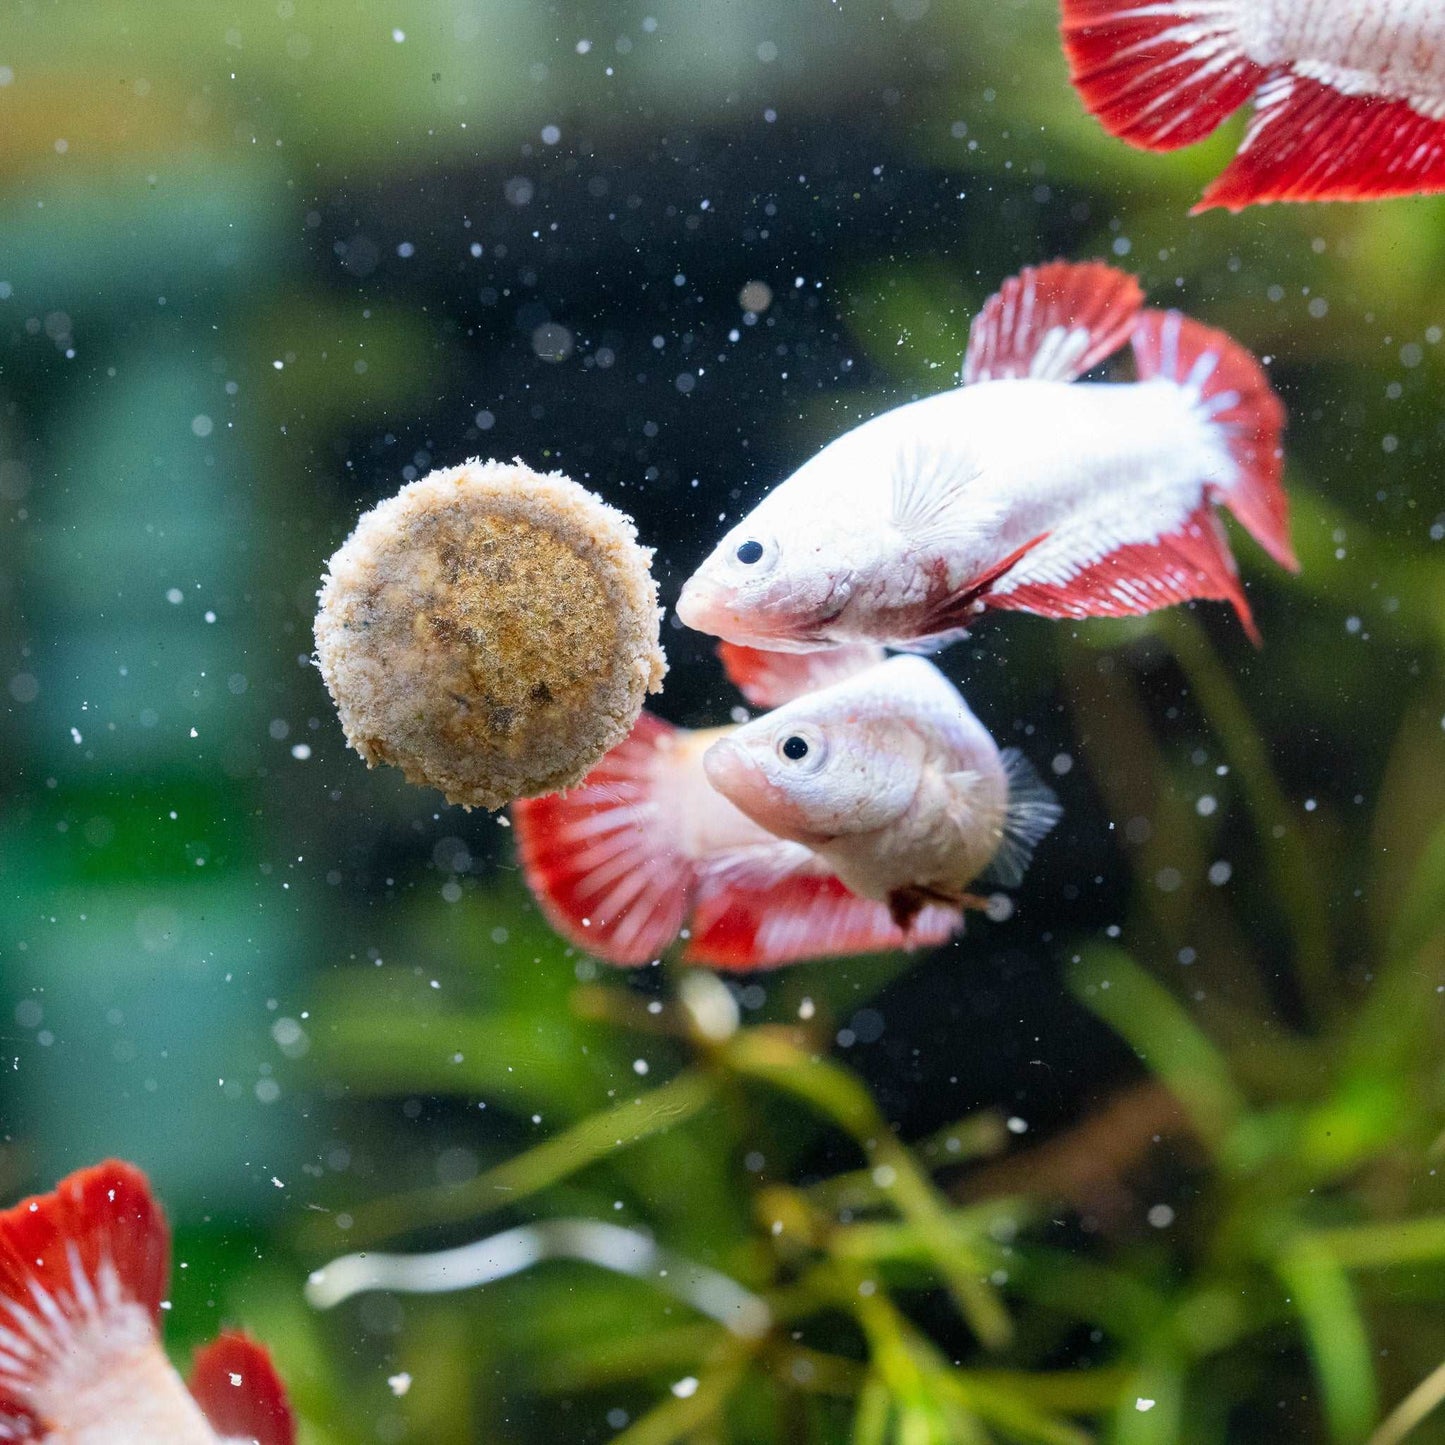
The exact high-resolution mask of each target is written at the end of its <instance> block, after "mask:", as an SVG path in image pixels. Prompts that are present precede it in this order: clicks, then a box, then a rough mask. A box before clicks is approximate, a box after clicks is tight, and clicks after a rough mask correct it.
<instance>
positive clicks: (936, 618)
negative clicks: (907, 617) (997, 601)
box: [912, 532, 1049, 651]
mask: <svg viewBox="0 0 1445 1445" xmlns="http://www.w3.org/2000/svg"><path fill="white" fill-rule="evenodd" d="M1048 539H1049V533H1047V532H1040V533H1039V535H1038V536H1037V537H1030V538H1029V540H1028V541H1027V542H1025V543H1024V544H1023V546H1022V547H1017V548H1015V549H1014V550H1013V551H1012V552H1010V553H1009V554H1008V556H1007V557H1004V558H1003V559H1002V560H1001V561H999V562H996V563H994V565H993V566H992V567H990V568H988V569H987V570H986V571H985V572H983V573H981V574H980V575H979V576H978V577H975V578H973V579H971V580H970V581H969V582H968V583H967V584H966V585H965V586H963V587H960V588H957V589H955V590H954V591H952V592H944V593H943V594H942V595H941V596H940V598H939V599H938V601H937V602H936V603H934V604H933V605H932V606H930V608H929V609H928V612H927V613H926V615H925V616H924V617H923V619H922V620H921V622H920V623H919V633H920V642H921V643H924V644H926V643H930V642H932V641H934V640H935V639H940V638H947V637H948V636H949V635H950V634H952V635H954V636H957V635H958V634H959V633H960V632H962V631H966V630H967V628H968V626H969V624H970V623H971V622H975V621H977V619H978V614H979V613H980V612H982V611H983V609H984V607H985V606H987V605H989V604H991V603H992V600H993V589H994V588H996V587H998V586H1001V585H1002V584H1003V582H1004V579H1005V578H1008V577H1010V576H1012V575H1013V574H1014V572H1015V570H1016V569H1017V568H1019V567H1020V566H1021V565H1022V564H1023V562H1024V559H1025V558H1026V557H1028V556H1029V555H1030V554H1031V553H1033V552H1035V551H1037V550H1038V548H1040V547H1042V546H1043V545H1044V543H1045V542H1047V541H1048ZM912 650H915V651H916V650H918V648H917V647H915V648H914V649H912Z"/></svg>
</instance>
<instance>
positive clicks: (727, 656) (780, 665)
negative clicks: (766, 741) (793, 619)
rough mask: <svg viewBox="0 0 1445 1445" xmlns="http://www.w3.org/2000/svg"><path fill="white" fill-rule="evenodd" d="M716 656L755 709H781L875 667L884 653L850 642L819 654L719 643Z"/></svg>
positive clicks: (866, 644)
mask: <svg viewBox="0 0 1445 1445" xmlns="http://www.w3.org/2000/svg"><path fill="white" fill-rule="evenodd" d="M717 655H718V657H719V659H720V660H721V661H722V665H723V671H724V672H726V673H727V675H728V681H729V682H731V683H732V685H733V686H734V687H735V688H737V690H738V691H739V692H740V693H742V695H743V696H744V697H745V698H747V700H748V701H749V702H750V703H752V704H753V706H754V707H781V706H782V705H783V703H785V702H792V700H793V699H794V698H795V697H802V696H803V695H804V694H805V693H809V692H817V690H818V689H819V688H820V687H829V686H831V685H832V684H833V683H835V682H842V681H844V679H846V678H850V677H854V676H856V675H857V674H858V673H860V672H866V671H867V670H868V669H869V668H870V667H876V666H877V665H878V664H879V663H880V662H882V661H883V659H884V656H885V653H884V651H883V649H882V648H881V647H876V646H874V645H873V644H872V643H863V642H860V643H849V644H847V645H845V646H843V647H828V648H824V649H822V650H821V651H818V652H764V651H763V650H762V649H761V648H757V647H743V646H741V645H740V644H738V643H736V642H720V643H718V645H717Z"/></svg>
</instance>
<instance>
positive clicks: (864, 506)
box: [677, 262, 1297, 651]
mask: <svg viewBox="0 0 1445 1445" xmlns="http://www.w3.org/2000/svg"><path fill="white" fill-rule="evenodd" d="M1126 342H1128V343H1130V344H1131V346H1132V348H1133V352H1134V357H1135V363H1136V366H1137V370H1138V374H1139V380H1138V381H1135V382H1124V383H1112V384H1109V383H1083V384H1080V383H1079V382H1078V378H1080V377H1082V376H1083V375H1084V374H1085V372H1087V371H1088V370H1089V369H1090V368H1092V367H1094V366H1096V365H1098V364H1099V363H1100V362H1102V361H1103V360H1105V359H1106V358H1107V357H1109V356H1110V355H1112V354H1113V353H1114V352H1115V351H1117V350H1118V349H1119V348H1120V347H1121V346H1123V345H1124V344H1125V343H1126ZM963 380H964V385H962V386H960V387H958V388H955V389H954V390H952V391H949V392H944V393H942V394H940V395H938V396H931V397H927V398H925V399H924V400H922V401H916V402H912V403H909V404H908V405H906V406H901V407H897V408H895V409H894V410H892V411H889V412H885V413H884V414H883V415H881V416H877V417H874V418H873V419H872V420H871V421H866V422H864V423H863V424H862V425H861V426H858V427H855V428H854V429H853V430H852V431H850V432H847V433H845V434H844V435H843V436H841V437H839V438H838V439H837V440H835V441H833V442H832V443H830V444H829V445H828V446H826V447H824V448H823V450H822V451H821V452H819V453H818V454H817V455H816V456H815V457H813V458H812V460H811V461H809V462H807V463H805V464H804V465H803V466H802V467H800V468H799V469H798V471H796V472H794V473H793V475H792V476H790V477H789V478H787V479H786V480H785V481H783V482H782V483H781V484H780V485H778V486H777V487H775V488H774V489H773V490H772V491H771V492H770V493H769V494H768V495H767V496H766V497H764V498H763V500H762V501H761V502H760V503H759V504H758V505H757V506H756V507H755V508H754V509H753V510H752V511H751V512H750V513H749V514H748V515H747V516H746V517H745V518H744V519H743V520H742V521H741V522H739V523H738V524H737V525H736V526H735V527H733V528H732V530H731V531H729V532H728V533H727V535H726V536H725V537H724V538H723V539H722V541H721V542H720V543H719V544H718V546H717V548H716V549H715V550H714V551H713V553H712V555H711V556H709V557H708V558H707V560H706V561H705V562H704V563H703V564H702V566H701V567H700V568H699V569H698V570H697V572H696V573H694V575H693V576H692V577H691V578H689V580H688V581H687V583H686V584H685V586H684V587H683V590H682V595H681V596H680V597H679V599H678V603H677V614H678V616H679V617H680V618H681V620H682V621H683V622H685V623H686V624H687V625H688V626H689V627H695V628H697V629H699V630H700V631H703V632H709V633H712V634H713V635H714V636H717V637H721V638H725V639H726V640H728V641H729V642H734V643H738V644H741V645H745V646H750V647H756V648H763V649H772V650H776V651H806V650H809V649H812V648H826V647H833V646H837V645H839V644H844V643H857V642H873V643H882V644H884V645H888V646H896V647H925V648H926V647H927V646H929V645H931V644H936V643H938V642H940V641H946V640H949V639H950V638H952V637H956V636H958V635H960V633H961V631H962V630H963V629H964V628H966V627H967V626H968V625H969V624H970V623H971V622H972V621H974V620H975V618H976V617H977V615H978V614H979V613H980V612H982V611H983V610H985V609H986V608H1008V609H1013V610H1020V611H1027V612H1035V613H1039V614H1042V615H1043V616H1046V617H1094V616H1126V615H1131V614H1137V613H1142V612H1149V611H1152V610H1154V609H1155V608H1158V607H1164V606H1167V605H1169V604H1170V603H1174V602H1180V601H1185V600H1188V599H1192V598H1220V599H1225V600H1228V601H1229V602H1231V603H1232V604H1233V605H1234V607H1235V610H1236V611H1237V612H1238V613H1239V616H1240V618H1241V619H1242V621H1243V622H1244V625H1245V627H1246V628H1247V629H1248V630H1249V632H1250V635H1251V636H1254V637H1256V639H1257V633H1256V632H1255V630H1254V624H1253V620H1252V618H1251V615H1250V609H1249V604H1248V602H1247V601H1246V600H1245V596H1244V590H1243V588H1242V586H1241V584H1240V581H1239V577H1238V573H1237V571H1236V568H1235V564H1234V558H1233V556H1232V555H1231V553H1230V550H1229V544H1228V542H1227V541H1226V539H1225V536H1224V532H1223V529H1222V528H1221V526H1220V524H1219V521H1218V519H1217V517H1216V515H1215V512H1214V504H1215V503H1216V502H1218V503H1222V504H1223V505H1224V506H1226V507H1227V508H1229V510H1230V511H1232V512H1233V513H1234V515H1235V516H1236V517H1237V518H1238V519H1239V520H1240V522H1242V523H1243V524H1244V526H1245V527H1246V528H1247V529H1248V530H1249V531H1250V532H1251V533H1253V535H1254V536H1255V538H1256V539H1257V540H1258V541H1259V542H1260V543H1261V545H1262V546H1263V547H1264V548H1265V549H1266V550H1267V551H1268V552H1269V553H1270V554H1271V556H1273V557H1274V558H1275V560H1276V561H1278V562H1280V563H1281V564H1282V565H1284V566H1286V567H1290V568H1293V567H1295V566H1296V565H1297V564H1296V562H1295V558H1294V553H1293V551H1292V550H1291V548H1290V543H1289V536H1288V530H1289V529H1288V522H1287V512H1288V505H1287V502H1286V498H1285V494H1284V491H1283V489H1282V487H1281V485H1280V473H1281V468H1282V453H1281V450H1280V431H1281V428H1282V425H1283V420H1284V409H1283V407H1282V406H1281V404H1280V402H1279V399H1278V398H1277V397H1276V396H1275V394H1274V392H1273V391H1272V390H1271V388H1270V385H1269V382H1268V380H1267V379H1266V377H1265V374H1264V371H1263V370H1262V369H1261V367H1260V365H1259V363H1258V362H1257V361H1256V360H1255V359H1254V358H1253V357H1252V356H1251V355H1249V353H1248V352H1246V351H1245V350H1244V349H1243V348H1242V347H1240V346H1239V345H1238V344H1236V343H1235V342H1233V341H1231V340H1230V339H1229V338H1228V337H1227V336H1225V335H1223V333H1221V332H1218V331H1213V330H1210V329H1209V328H1208V327H1205V326H1202V325H1200V323H1198V322H1197V321H1193V320H1190V319H1189V318H1188V317H1185V316H1182V315H1180V314H1179V313H1178V312H1175V311H1167V312H1165V311H1153V310H1148V309H1145V308H1144V306H1143V293H1142V292H1141V290H1140V288H1139V285H1138V283H1137V282H1136V281H1135V280H1134V278H1133V277H1131V276H1128V275H1126V274H1124V273H1122V272H1119V271H1116V270H1114V269H1113V268H1111V267H1109V266H1105V265H1102V264H1100V263H1097V262H1091V263H1086V264H1082V265H1073V264H1070V263H1067V262H1055V263H1053V264H1051V265H1048V266H1043V267H1040V268H1038V269H1036V270H1033V269H1031V270H1026V271H1024V272H1023V273H1022V275H1021V276H1019V277H1017V278H1015V279H1013V280H1011V281H1009V282H1008V283H1006V284H1005V286H1004V287H1003V289H1002V290H1001V291H1000V293H999V294H998V295H997V296H995V297H993V298H992V299H991V300H990V301H989V302H988V304H987V305H986V306H985V307H984V309H983V311H982V312H981V313H980V314H979V315H978V316H977V317H976V318H975V320H974V324H973V327H972V330H971V332H970V337H969V347H968V354H967V356H966V358H965V361H964V368H963Z"/></svg>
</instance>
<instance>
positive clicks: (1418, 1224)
mask: <svg viewBox="0 0 1445 1445" xmlns="http://www.w3.org/2000/svg"><path fill="white" fill-rule="evenodd" d="M1309 1239H1310V1242H1311V1243H1312V1244H1314V1245H1315V1246H1316V1247H1318V1248H1319V1249H1322V1250H1324V1251H1325V1253H1327V1254H1328V1255H1329V1256H1330V1258H1331V1259H1333V1260H1334V1262H1335V1263H1336V1264H1337V1265H1339V1266H1340V1267H1341V1268H1342V1269H1387V1268H1389V1267H1390V1266H1392V1265H1400V1264H1438V1263H1441V1262H1445V1214H1428V1215H1424V1216H1423V1217H1421V1218H1419V1219H1402V1220H1398V1221H1396V1222H1394V1223H1390V1224H1344V1225H1337V1226H1335V1227H1334V1228H1331V1229H1314V1230H1311V1231H1310V1233H1309Z"/></svg>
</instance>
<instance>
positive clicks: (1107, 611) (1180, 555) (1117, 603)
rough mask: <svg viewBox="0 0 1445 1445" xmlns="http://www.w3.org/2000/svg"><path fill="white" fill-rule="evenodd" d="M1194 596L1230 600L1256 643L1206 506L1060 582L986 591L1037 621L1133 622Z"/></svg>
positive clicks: (995, 601)
mask: <svg viewBox="0 0 1445 1445" xmlns="http://www.w3.org/2000/svg"><path fill="white" fill-rule="evenodd" d="M1196 598H1208V599H1213V600H1216V601H1224V602H1229V603H1232V604H1233V606H1234V610H1235V611H1236V612H1237V613H1238V614H1239V620H1240V622H1242V623H1243V624H1244V630H1245V631H1246V632H1247V633H1248V634H1249V638H1250V641H1251V642H1253V643H1254V644H1255V646H1259V644H1260V640H1261V639H1260V635H1259V629H1258V628H1257V627H1256V626H1255V625H1254V615H1253V613H1252V612H1251V611H1250V607H1249V602H1248V600H1247V599H1246V597H1245V595H1244V588H1243V587H1242V586H1241V585H1240V581H1239V573H1238V571H1237V570H1236V568H1235V565H1234V558H1233V557H1232V556H1231V554H1230V551H1229V543H1228V541H1227V540H1226V539H1225V536H1224V532H1223V530H1222V528H1221V527H1220V524H1219V520H1218V518H1216V517H1215V515H1214V512H1213V510H1212V509H1211V508H1210V507H1209V506H1208V505H1207V504H1206V505H1204V506H1202V507H1200V508H1198V510H1196V511H1194V512H1192V513H1191V514H1190V516H1189V517H1188V519H1187V520H1186V521H1185V523H1184V524H1183V526H1181V527H1180V528H1179V529H1178V530H1177V531H1174V532H1171V533H1169V534H1167V535H1166V536H1163V537H1160V538H1158V540H1156V541H1153V542H1129V543H1126V544H1125V545H1124V546H1122V547H1117V548H1115V550H1114V551H1112V552H1110V553H1108V554H1107V555H1106V556H1104V557H1101V558H1099V559H1098V560H1097V561H1095V562H1091V563H1089V564H1087V565H1085V566H1082V567H1080V568H1079V569H1078V570H1077V571H1076V572H1074V573H1073V575H1072V576H1070V577H1069V579H1068V580H1067V581H1065V582H1054V581H1048V582H1044V581H1038V582H1031V581H1028V580H1026V579H1020V580H1017V581H1011V582H1010V583H1007V584H1006V585H1005V587H1004V588H1003V589H1001V590H1000V591H997V592H992V593H990V594H989V597H988V604H989V606H990V607H1001V608H1006V609H1008V610H1010V611H1015V612H1034V613H1037V614H1038V615H1039V616H1040V617H1074V618H1084V617H1135V616H1138V615H1140V614H1141V613H1145V612H1154V611H1156V610H1157V609H1158V608H1161V607H1168V606H1170V605H1171V604H1172V603H1175V602H1188V601H1191V600H1193V599H1196Z"/></svg>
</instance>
